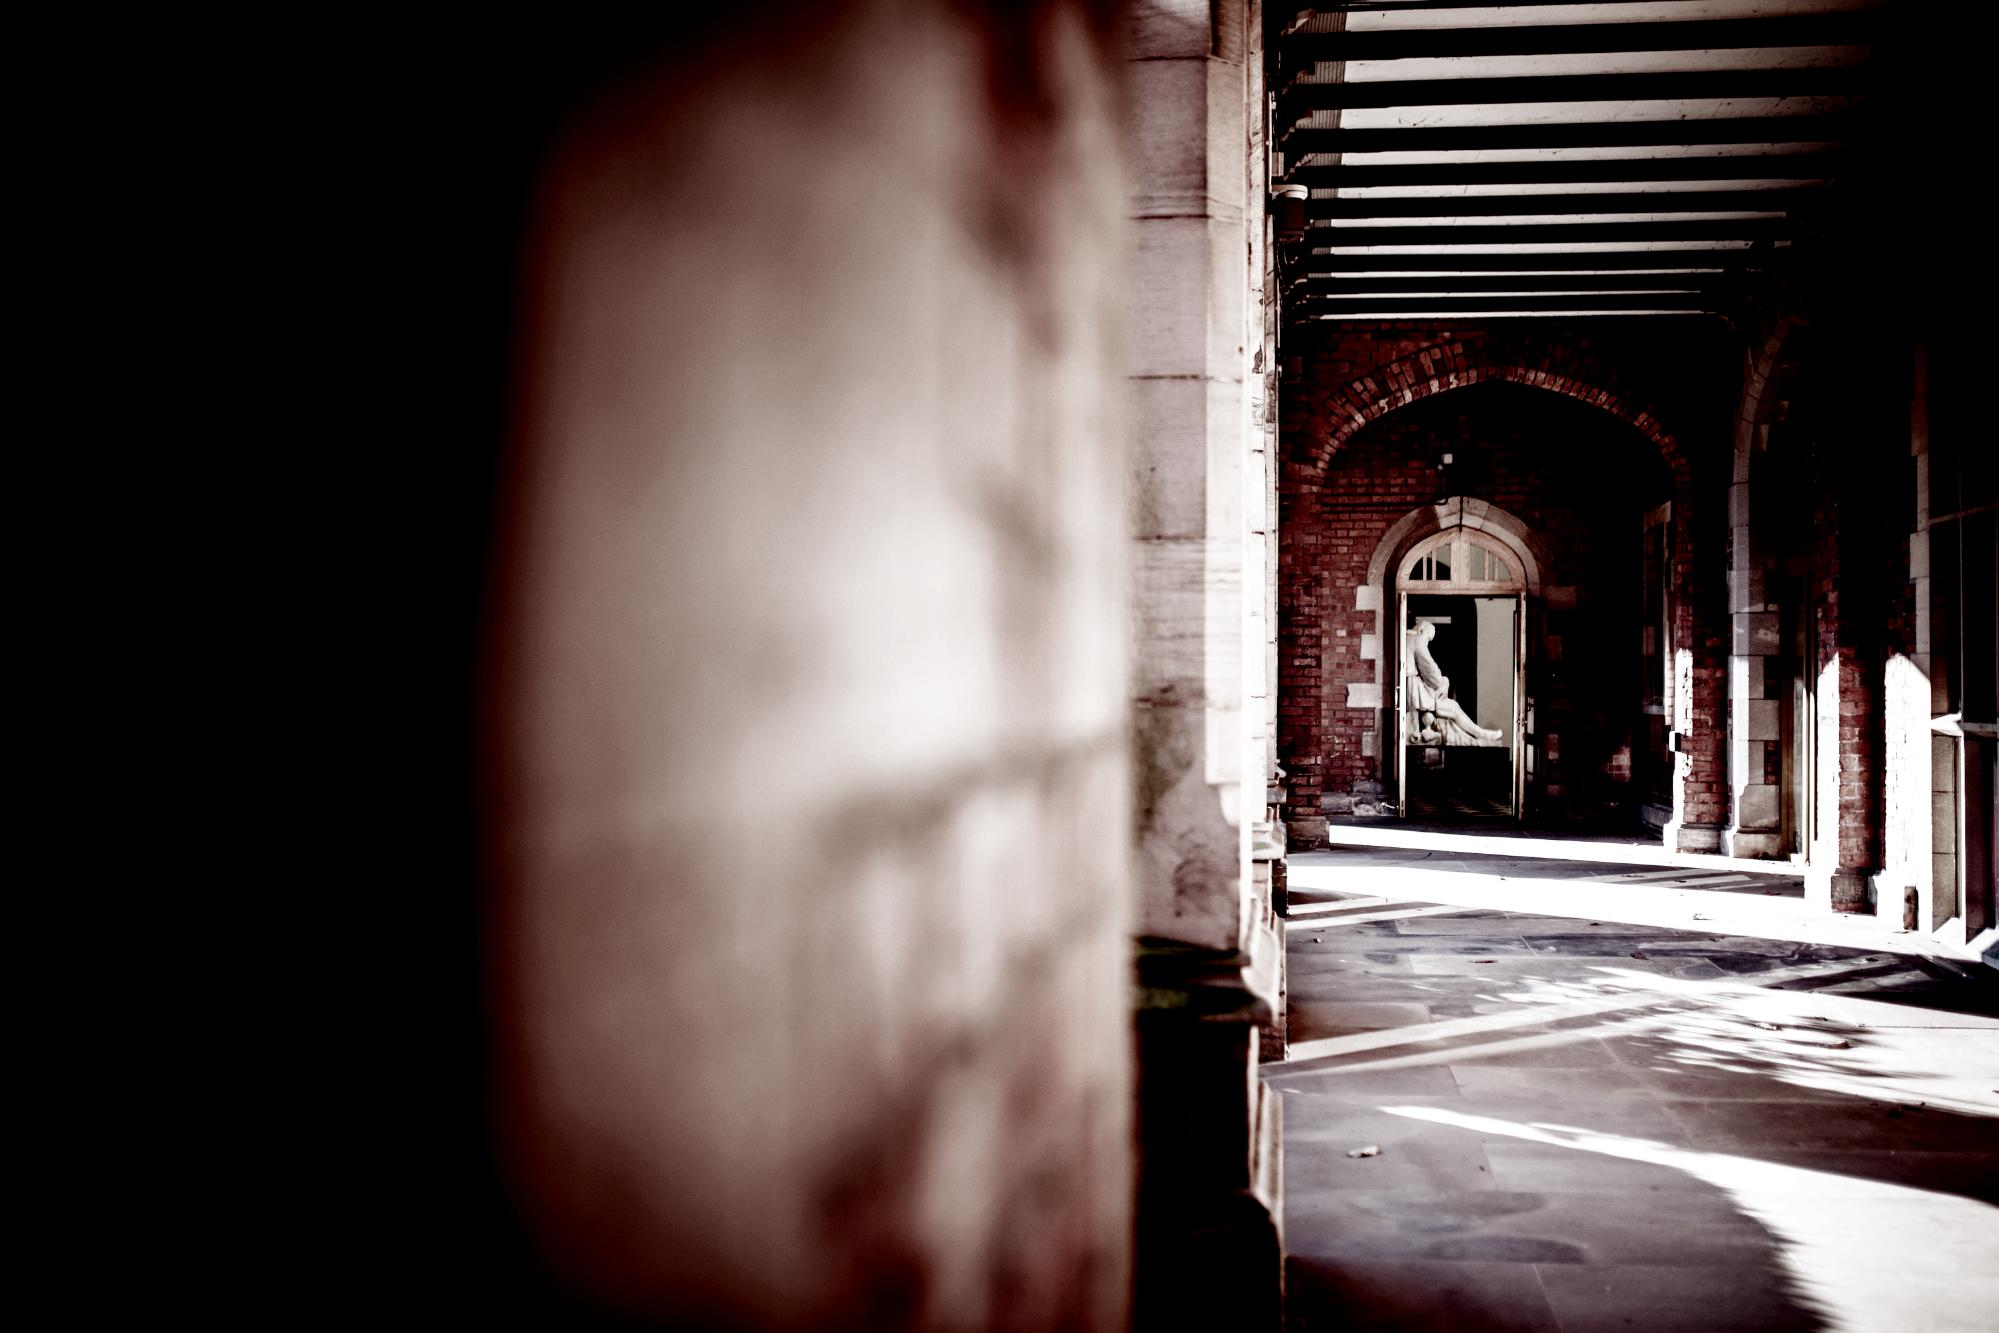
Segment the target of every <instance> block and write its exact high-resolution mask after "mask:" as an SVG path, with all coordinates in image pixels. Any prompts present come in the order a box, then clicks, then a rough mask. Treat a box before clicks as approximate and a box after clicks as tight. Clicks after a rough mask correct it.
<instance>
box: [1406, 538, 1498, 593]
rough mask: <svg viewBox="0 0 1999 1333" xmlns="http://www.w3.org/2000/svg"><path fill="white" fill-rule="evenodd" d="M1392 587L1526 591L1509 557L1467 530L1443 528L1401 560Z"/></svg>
mask: <svg viewBox="0 0 1999 1333" xmlns="http://www.w3.org/2000/svg"><path fill="white" fill-rule="evenodd" d="M1396 584H1397V586H1398V587H1399V588H1400V589H1401V590H1402V591H1404V592H1433V593H1434V592H1456V593H1507V592H1521V591H1524V590H1525V589H1526V586H1527V583H1526V580H1525V579H1524V578H1523V577H1522V576H1521V573H1520V568H1519V566H1518V565H1517V564H1516V563H1515V562H1514V558H1513V554H1512V553H1511V552H1510V551H1508V550H1507V549H1506V548H1505V547H1503V546H1501V545H1500V544H1499V543H1498V542H1497V541H1495V540H1494V539H1492V538H1491V537H1488V536H1486V535H1485V534H1484V533H1482V532H1478V531H1474V530H1473V529H1470V528H1446V529H1444V531H1442V532H1440V533H1437V534H1436V535H1435V536H1433V537H1429V538H1427V539H1425V540H1423V541H1421V542H1418V543H1417V544H1416V545H1415V546H1414V547H1413V548H1411V550H1410V552H1409V554H1408V555H1406V556H1404V557H1402V567H1401V569H1400V570H1399V571H1397V575H1396Z"/></svg>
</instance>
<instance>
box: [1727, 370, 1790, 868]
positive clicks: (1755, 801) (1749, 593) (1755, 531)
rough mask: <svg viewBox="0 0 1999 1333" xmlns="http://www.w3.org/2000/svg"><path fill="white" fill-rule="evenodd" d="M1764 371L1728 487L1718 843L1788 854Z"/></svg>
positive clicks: (1749, 395) (1739, 424)
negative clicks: (1756, 480)
mask: <svg viewBox="0 0 1999 1333" xmlns="http://www.w3.org/2000/svg"><path fill="white" fill-rule="evenodd" d="M1767 374H1768V364H1767V362H1765V363H1764V364H1762V365H1760V366H1759V365H1758V364H1757V362H1756V360H1753V359H1752V361H1751V364H1750V366H1749V368H1748V372H1747V382H1746V383H1745V384H1744V387H1743V398H1742V408H1741V412H1740V413H1739V415H1738V416H1737V417H1736V421H1735V449H1734V458H1733V464H1732V471H1731V472H1730V475H1729V486H1728V622H1729V648H1728V796H1729V821H1728V827H1727V829H1726V830H1725V831H1724V832H1723V834H1722V847H1723V849H1724V850H1725V851H1726V852H1727V853H1728V854H1729V855H1730V856H1754V857H1779V856H1782V855H1783V854H1784V852H1785V847H1784V836H1783V810H1782V805H1781V802H1780V799H1779V788H1778V785H1777V777H1778V773H1777V764H1776V760H1777V758H1778V756H1777V754H1776V747H1777V741H1778V728H1779V719H1778V714H1777V710H1778V708H1779V706H1780V703H1779V701H1778V700H1777V699H1775V698H1771V697H1769V691H1768V689H1767V687H1766V686H1767V682H1766V680H1765V670H1764V668H1765V667H1766V666H1767V665H1768V663H1769V660H1770V658H1772V657H1774V656H1775V655H1776V653H1777V649H1778V634H1779V631H1778V627H1777V606H1776V604H1775V603H1774V602H1772V601H1771V600H1770V597H1769V588H1768V574H1769V564H1768V561H1767V559H1766V558H1765V555H1764V552H1763V550H1762V549H1761V547H1762V540H1761V538H1762V534H1761V532H1760V531H1759V528H1758V525H1757V523H1756V511H1757V505H1756V499H1757V497H1756V493H1755V490H1754V489H1753V481H1752V478H1753V476H1754V473H1755V471H1756V469H1755V466H1754V464H1755V458H1756V455H1757V454H1759V453H1762V452H1763V451H1764V448H1765V446H1766V445H1767V444H1768V441H1769V429H1770V428H1769V427H1768V426H1766V425H1762V424H1759V423H1758V422H1757V420H1756V418H1757V416H1758V415H1760V406H1761V402H1762V397H1763V389H1764V387H1765V381H1766V377H1767Z"/></svg>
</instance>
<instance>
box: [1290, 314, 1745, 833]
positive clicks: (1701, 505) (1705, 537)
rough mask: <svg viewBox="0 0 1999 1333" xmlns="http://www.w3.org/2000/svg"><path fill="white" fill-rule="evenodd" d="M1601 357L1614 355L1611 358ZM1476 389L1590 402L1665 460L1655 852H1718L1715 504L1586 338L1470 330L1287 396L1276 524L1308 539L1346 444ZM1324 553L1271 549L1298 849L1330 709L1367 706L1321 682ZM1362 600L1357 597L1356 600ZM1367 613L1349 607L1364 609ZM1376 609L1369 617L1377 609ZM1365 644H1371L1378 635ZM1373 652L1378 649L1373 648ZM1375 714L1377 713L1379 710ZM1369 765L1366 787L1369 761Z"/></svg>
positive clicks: (1719, 643)
mask: <svg viewBox="0 0 1999 1333" xmlns="http://www.w3.org/2000/svg"><path fill="white" fill-rule="evenodd" d="M1612 354H1622V353H1616V352H1615V349H1613V352H1612ZM1485 383H1513V384H1522V385H1525V386H1527V387H1530V388H1537V389H1542V390H1545V391H1547V392H1550V393H1556V394H1560V395H1562V396H1564V397H1568V398H1572V399H1575V400H1576V401H1578V402H1583V403H1587V404H1589V405H1590V406H1592V407H1595V408H1597V409H1599V410H1601V411H1604V412H1606V413H1609V414H1610V415H1611V416H1614V417H1616V418H1617V419H1618V420H1620V421H1622V422H1623V423H1625V424H1626V425H1627V426H1629V427H1631V428H1632V429H1633V430H1635V431H1636V432H1638V434H1640V435H1641V436H1643V437H1644V438H1645V439H1647V440H1649V441H1650V442H1651V444H1652V446H1653V447H1654V448H1655V449H1656V450H1657V451H1658V457H1659V458H1660V460H1661V461H1662V462H1663V463H1665V465H1666V468H1667V471H1668V474H1669V477H1670V490H1671V494H1672V498H1673V504H1674V524H1673V530H1674V537H1673V552H1672V563H1673V567H1674V577H1675V582H1676V585H1677V586H1678V587H1679V589H1680V590H1681V591H1680V595H1679V597H1678V599H1677V600H1676V602H1675V605H1674V611H1673V618H1672V624H1671V627H1670V633H1669V639H1670V648H1671V651H1672V653H1673V660H1674V662H1675V682H1674V686H1673V689H1674V700H1675V704H1674V716H1675V718H1676V719H1680V720H1681V721H1680V722H1679V727H1680V728H1682V729H1684V730H1685V731H1686V735H1685V736H1684V737H1683V739H1682V740H1681V741H1680V742H1678V743H1676V744H1675V746H1674V755H1673V758H1672V763H1673V774H1672V812H1671V819H1670V822H1669V823H1668V824H1667V826H1666V830H1665V844H1666V846H1668V847H1669V848H1673V849H1676V850H1681V851H1716V850H1719V849H1720V846H1721V831H1722V827H1723V825H1724V823H1725V822H1726V820H1727V817H1728V799H1729V793H1728V790H1727V783H1726V775H1725V772H1724V764H1725V730H1724V727H1723V726H1722V725H1719V724H1720V723H1722V722H1723V721H1724V718H1723V716H1722V710H1723V709H1724V708H1725V706H1726V705H1725V702H1724V693H1725V681H1726V677H1727V674H1728V660H1727V651H1728V627H1727V625H1726V623H1725V622H1723V623H1722V624H1719V625H1717V624H1714V623H1712V620H1711V615H1712V607H1711V605H1710V604H1711V603H1713V604H1717V605H1718V604H1721V603H1723V602H1725V598H1722V597H1720V596H1719V595H1718V589H1719V588H1720V587H1721V586H1722V584H1721V579H1722V577H1723V576H1724V574H1725V571H1724V570H1723V569H1722V568H1721V567H1720V565H1721V559H1720V556H1719V554H1718V553H1719V551H1720V550H1721V548H1722V546H1723V545H1724V544H1725V538H1726V529H1725V528H1723V527H1721V526H1720V525H1721V521H1722V516H1723V513H1724V511H1725V506H1720V505H1715V504H1712V503H1707V502H1705V501H1706V500H1707V497H1705V496H1703V495H1702V494H1700V492H1699V491H1698V489H1697V486H1696V468H1695V466H1694V463H1693V460H1692V459H1691V458H1690V456H1689V454H1688V452H1687V450H1686V448H1685V447H1684V446H1683V445H1682V444H1681V441H1680V440H1679V438H1678V437H1677V436H1676V435H1675V433H1674V432H1673V431H1672V430H1670V429H1668V427H1667V426H1666V424H1665V422H1664V420H1663V419H1662V417H1661V415H1660V414H1659V413H1658V412H1657V411H1655V410H1654V409H1653V407H1652V405H1651V402H1650V399H1649V398H1648V397H1647V396H1645V395H1644V394H1642V393H1641V392H1639V391H1638V390H1637V389H1635V388H1634V387H1633V386H1632V384H1631V382H1630V381H1629V380H1627V379H1626V378H1625V376H1624V375H1622V374H1620V373H1619V371H1618V369H1617V368H1616V366H1615V365H1613V364H1609V363H1607V362H1606V360H1605V359H1604V358H1603V357H1600V356H1599V355H1598V353H1597V350H1596V349H1595V348H1594V347H1593V345H1592V344H1591V343H1590V341H1589V340H1588V339H1587V338H1574V337H1571V338H1567V339H1564V338H1559V337H1553V336H1550V335H1548V334H1546V333H1537V332H1534V331H1531V330H1513V329H1505V330H1498V331H1480V332H1477V333H1473V334H1468V335H1464V336H1441V337H1439V338H1438V339H1437V340H1436V341H1435V342H1432V343H1431V344H1429V345H1428V346H1424V347H1419V348H1417V349H1416V350H1414V351H1412V352H1409V353H1407V354H1405V355H1403V356H1401V357H1398V358H1396V359H1395V360H1392V361H1389V362H1386V363H1384V364H1382V365H1380V366H1379V367H1377V368H1376V369H1374V370H1372V371H1369V372H1368V373H1366V374H1363V375H1359V376H1356V377H1354V378H1352V379H1347V380H1341V381H1336V382H1334V383H1333V384H1332V385H1331V386H1329V387H1328V388H1325V389H1316V388H1315V387H1314V386H1311V385H1309V384H1308V385H1301V386H1299V388H1298V390H1296V391H1293V392H1290V393H1287V395H1286V400H1287V401H1286V408H1285V417H1286V426H1285V429H1286V433H1287V435H1288V437H1289V438H1288V440H1287V448H1286V450H1285V457H1284V464H1283V466H1284V472H1285V481H1284V486H1285V489H1286V502H1285V517H1284V519H1283V521H1282V527H1283V528H1284V529H1285V530H1286V531H1288V532H1290V533H1292V534H1296V533H1297V532H1298V531H1299V530H1300V529H1301V528H1302V529H1303V530H1304V531H1306V532H1308V533H1309V532H1311V531H1313V530H1314V529H1315V527H1316V524H1317V523H1318V521H1319V518H1318V516H1319V514H1320V513H1321V512H1322V510H1321V506H1322V505H1323V504H1324V503H1325V495H1324V492H1323V490H1322V485H1323V482H1324V478H1325V477H1326V474H1327V470H1328V467H1329V465H1331V464H1332V462H1333V461H1334V459H1335V458H1337V457H1338V455H1339V454H1340V453H1341V452H1342V451H1343V450H1344V449H1345V447H1346V446H1347V445H1348V443H1349V442H1351V441H1352V439H1353V438H1354V436H1356V435H1358V434H1359V433H1360V432H1361V431H1362V430H1364V429H1366V428H1367V427H1368V426H1370V425H1373V424H1374V423H1375V422H1377V421H1379V420H1381V418H1383V417H1385V416H1387V415H1388V414H1389V413H1391V412H1394V411H1396V410H1397V409H1399V408H1402V407H1406V406H1409V405H1411V404H1413V403H1417V402H1421V401H1422V400H1424V399H1426V398H1430V397H1434V396H1435V395H1437V394H1440V393H1448V392H1451V391H1454V390H1457V389H1465V388H1470V387H1472V386H1473V385H1477V384H1485ZM1322 558H1323V552H1322V549H1321V548H1320V547H1319V545H1318V544H1317V541H1316V539H1315V538H1313V537H1310V536H1308V537H1306V538H1305V539H1304V540H1302V541H1301V540H1294V539H1293V538H1291V537H1285V538H1283V539H1281V541H1280V557H1279V566H1280V572H1279V577H1280V594H1279V596H1280V599H1281V602H1282V612H1281V616H1282V624H1281V627H1280V636H1281V642H1282V648H1281V655H1282V656H1283V657H1284V658H1285V659H1286V661H1287V663H1288V665H1287V667H1286V668H1285V671H1284V674H1283V676H1282V685H1281V688H1282V690H1283V691H1284V698H1283V699H1282V700H1281V701H1280V710H1279V711H1280V719H1279V746H1280V751H1279V753H1280V759H1281V762H1283V764H1284V767H1285V768H1286V770H1287V772H1288V773H1289V774H1290V775H1291V776H1290V778H1289V784H1288V785H1289V789H1290V799H1289V800H1287V803H1286V821H1287V823H1288V824H1290V826H1291V831H1292V835H1293V836H1294V837H1295V838H1298V839H1299V845H1300V846H1311V845H1315V840H1317V839H1322V838H1323V837H1324V836H1325V820H1324V813H1323V811H1322V808H1321V801H1320V798H1321V796H1322V794H1324V793H1325V792H1326V790H1327V788H1326V775H1327V773H1328V771H1329V768H1330V757H1331V756H1330V753H1329V752H1328V750H1327V749H1326V746H1325V737H1326V734H1327V733H1326V721H1325V719H1326V717H1327V715H1328V710H1332V709H1338V708H1341V707H1346V708H1365V707H1367V706H1369V705H1368V703H1367V701H1366V699H1365V698H1362V699H1360V700H1359V701H1356V696H1355V694H1354V690H1353V686H1352V682H1351V681H1349V682H1348V697H1347V699H1346V700H1345V701H1341V700H1339V699H1338V698H1337V697H1336V696H1335V695H1334V693H1333V692H1332V690H1331V687H1330V686H1329V685H1328V680H1327V676H1326V671H1327V664H1328V663H1329V662H1330V661H1331V660H1332V659H1331V657H1330V656H1329V655H1328V654H1329V653H1330V651H1331V649H1330V646H1329V643H1326V642H1321V640H1320V634H1321V627H1322V624H1323V623H1324V622H1325V621H1326V618H1327V617H1328V616H1329V615H1342V614H1344V615H1352V614H1354V612H1355V608H1338V607H1335V606H1334V605H1333V604H1332V603H1331V602H1330V601H1328V594H1329V592H1330V589H1328V588H1326V587H1324V586H1323V585H1322V581H1321V575H1320V573H1319V562H1320V561H1321V560H1322ZM1357 591H1359V590H1357ZM1366 609H1367V608H1359V610H1361V611H1363V612H1364V611H1365V610H1366ZM1376 609H1378V606H1377V608H1376ZM1370 637H1375V638H1377V640H1378V634H1377V635H1374V636H1370ZM1376 651H1377V652H1378V651H1379V648H1378V646H1377V647H1376ZM1373 706H1375V707H1379V704H1378V702H1377V703H1375V704H1374V705H1373ZM1363 753H1367V754H1371V755H1373V756H1374V757H1373V759H1372V763H1373V765H1374V769H1375V773H1376V776H1377V777H1379V775H1380V773H1381V771H1382V770H1381V767H1380V756H1379V754H1378V753H1376V752H1374V751H1363Z"/></svg>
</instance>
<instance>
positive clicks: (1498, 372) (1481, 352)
mask: <svg viewBox="0 0 1999 1333" xmlns="http://www.w3.org/2000/svg"><path fill="white" fill-rule="evenodd" d="M1487 383H1506V384H1524V385H1527V386H1528V387H1530V388H1535V389H1545V390H1547V391H1548V392H1550V393H1558V394H1561V395H1563V396H1564V397H1568V398H1573V399H1575V400H1576V401H1578V402H1583V403H1588V404H1589V405H1590V406H1592V407H1596V408H1600V409H1601V410H1603V411H1605V412H1608V413H1610V415H1612V416H1614V417H1616V418H1617V419H1618V420H1620V421H1622V422H1624V423H1625V424H1626V425H1628V426H1630V427H1631V428H1632V429H1633V430H1635V431H1637V432H1638V433H1639V434H1640V435H1643V436H1644V437H1645V438H1646V439H1648V440H1650V441H1651V442H1652V444H1653V446H1654V447H1655V448H1657V449H1658V451H1659V456H1660V458H1661V459H1663V460H1664V461H1665V463H1666V466H1667V468H1668V469H1669V470H1670V471H1671V472H1672V474H1673V480H1674V482H1675V484H1676V487H1677V486H1680V485H1684V484H1685V483H1686V482H1688V481H1689V480H1690V479H1691V469H1690V467H1689V464H1688V461H1687V457H1686V453H1685V451H1684V450H1683V449H1682V448H1681V447H1680V442H1679V440H1678V439H1677V438H1675V436H1674V435H1673V433H1672V432H1671V431H1669V430H1667V429H1666V427H1665V424H1664V423H1663V422H1661V421H1660V419H1659V417H1658V415H1657V414H1656V413H1655V412H1654V411H1653V410H1652V408H1651V407H1650V405H1649V404H1647V403H1646V402H1645V401H1644V400H1643V399H1642V398H1641V397H1639V396H1637V395H1636V394H1634V393H1633V392H1632V391H1631V390H1630V389H1628V388H1627V387H1626V386H1625V385H1624V384H1623V382H1622V377H1621V376H1619V375H1618V374H1617V373H1616V372H1615V370H1613V369H1612V368H1611V367H1608V366H1606V365H1604V364H1603V363H1602V362H1600V361H1599V360H1598V359H1597V358H1596V357H1595V356H1594V355H1593V354H1592V353H1591V352H1590V351H1589V350H1588V349H1587V348H1578V347H1576V346H1574V345H1571V344H1566V343H1562V342H1557V341H1555V340H1552V339H1548V338H1541V337H1531V336H1528V337H1522V336H1518V335H1515V336H1509V337H1501V336H1496V335H1488V336H1484V337H1473V338H1454V339H1452V340H1451V341H1449V342H1441V343H1433V344H1432V345H1430V346H1428V347H1424V348H1419V349H1418V350H1416V351H1414V352H1411V353H1409V354H1408V355H1406V356H1402V357H1399V358H1397V359H1396V360H1394V361H1390V362H1388V363H1387V364H1385V365H1382V366H1379V367H1377V368H1376V369H1374V370H1372V371H1370V372H1368V373H1367V374H1365V375H1361V376H1357V377H1355V378H1354V379H1351V380H1348V381H1347V382H1346V383H1344V384H1341V385H1337V386H1335V387H1334V388H1333V389H1331V390H1330V391H1328V392H1326V393H1325V394H1323V395H1321V396H1320V401H1319V402H1318V403H1316V404H1314V408H1315V410H1314V411H1313V413H1312V415H1313V417H1314V418H1315V419H1317V420H1319V421H1323V422H1326V423H1328V428H1327V429H1326V431H1325V432H1324V434H1323V435H1318V436H1317V437H1316V438H1308V439H1306V440H1304V441H1302V442H1301V443H1300V446H1299V448H1300V451H1301V453H1302V455H1303V457H1302V458H1300V460H1299V461H1301V462H1303V463H1304V464H1306V465H1307V466H1308V467H1309V468H1311V469H1312V470H1314V471H1323V470H1324V469H1325V468H1326V467H1327V465H1329V464H1330V463H1331V462H1332V460H1333V459H1334V458H1335V457H1337V456H1338V455H1339V453H1340V451H1341V450H1342V449H1344V448H1345V447H1346V446H1347V443H1348V442H1349V441H1350V440H1352V439H1353V437H1354V436H1355V435H1357V434H1359V433H1360V432H1361V431H1362V430H1364V429H1365V428H1367V427H1368V426H1370V425H1372V424H1374V423H1375V422H1376V421H1379V420H1380V419H1381V418H1382V417H1385V416H1387V415H1388V414H1389V413H1390V412H1393V411H1395V410H1396V409H1397V408H1402V407H1407V406H1409V405H1410V404H1412V403H1418V402H1421V401H1422V400H1423V399H1425V398H1430V397H1434V396H1435V395H1437V394H1440V393H1449V392H1451V391H1452V390H1454V389H1468V388H1470V387H1472V386H1473V385H1475V384H1487Z"/></svg>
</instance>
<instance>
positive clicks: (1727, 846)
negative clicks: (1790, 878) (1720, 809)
mask: <svg viewBox="0 0 1999 1333" xmlns="http://www.w3.org/2000/svg"><path fill="white" fill-rule="evenodd" d="M1721 850H1722V851H1723V852H1724V853H1725V854H1726V855H1729V856H1741V857H1748V858H1753V859H1756V860H1760V861H1781V860H1783V859H1785V858H1786V857H1787V856H1789V855H1790V848H1789V847H1788V846H1787V845H1786V843H1785V840H1784V835H1783V834H1782V833H1781V832H1779V831H1777V830H1776V829H1750V828H1731V829H1724V830H1722V834H1721Z"/></svg>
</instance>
